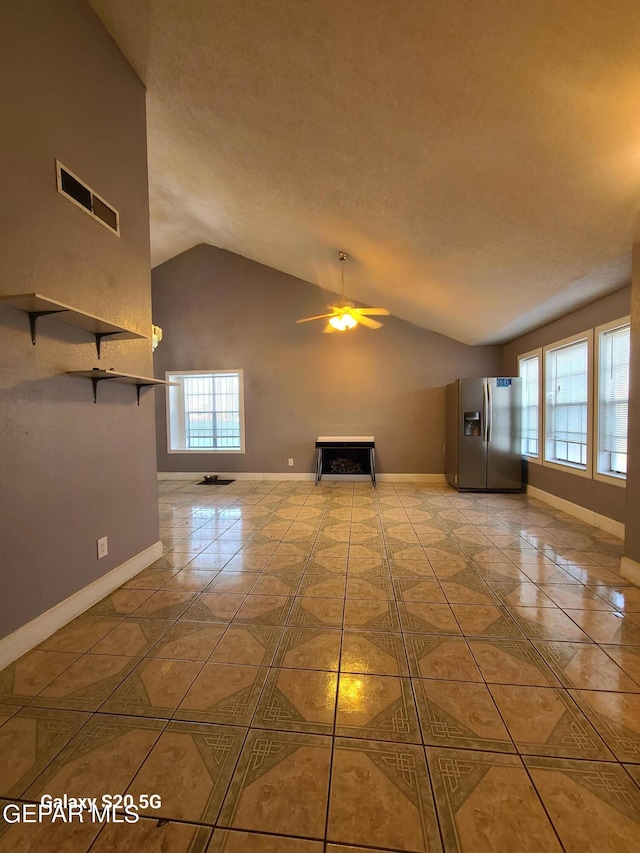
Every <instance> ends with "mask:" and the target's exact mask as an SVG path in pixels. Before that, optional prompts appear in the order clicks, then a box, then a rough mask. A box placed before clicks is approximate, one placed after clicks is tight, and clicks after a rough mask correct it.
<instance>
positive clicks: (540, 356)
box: [518, 347, 545, 465]
mask: <svg viewBox="0 0 640 853" xmlns="http://www.w3.org/2000/svg"><path fill="white" fill-rule="evenodd" d="M536 357H537V359H538V455H537V456H533V455H532V454H529V453H522V445H521V453H520V455H521V456H522V458H523V459H526V460H527V461H528V462H535V464H536V465H541V464H542V445H543V443H544V441H545V435H544V430H543V418H542V411H543V408H544V407H543V405H542V388H543V385H542V381H543V371H542V360H543V357H544V356H543V351H542V347H538V348H537V349H533V350H530V351H529V352H523V353H522V354H521V355H519V356H518V376H520V362H521V361H527V360H528V359H530V358H536ZM523 399H524V383H523ZM523 408H524V406H523Z"/></svg>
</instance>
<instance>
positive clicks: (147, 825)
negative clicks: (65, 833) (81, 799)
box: [61, 817, 211, 853]
mask: <svg viewBox="0 0 640 853" xmlns="http://www.w3.org/2000/svg"><path fill="white" fill-rule="evenodd" d="M210 838H211V828H210V827H206V826H197V825H196V824H192V823H191V824H190V823H174V822H170V821H158V820H157V819H156V820H153V819H151V818H144V817H142V818H140V819H139V820H138V822H137V823H132V824H126V823H125V824H120V825H118V824H109V825H108V826H105V827H104V829H103V830H102V832H101V833H100V835H99V837H98V840H97V841H96V843H95V844H94V846H93V847H92V848H91V850H92V853H113V851H117V853H164V851H167V853H169V851H170V853H205V850H206V849H207V844H208V843H209V839H210ZM209 849H211V848H209ZM61 853H64V851H61Z"/></svg>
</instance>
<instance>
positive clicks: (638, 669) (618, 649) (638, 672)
mask: <svg viewBox="0 0 640 853" xmlns="http://www.w3.org/2000/svg"><path fill="white" fill-rule="evenodd" d="M601 648H602V650H603V651H605V652H606V653H607V654H608V655H609V657H610V658H613V660H614V661H615V662H616V663H617V664H618V666H619V667H620V668H621V669H623V670H624V671H625V672H626V673H627V675H629V676H631V678H633V680H634V681H635V682H636V683H637V684H640V647H638V646H619V645H616V646H607V645H603V646H601Z"/></svg>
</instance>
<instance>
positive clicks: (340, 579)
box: [298, 572, 346, 598]
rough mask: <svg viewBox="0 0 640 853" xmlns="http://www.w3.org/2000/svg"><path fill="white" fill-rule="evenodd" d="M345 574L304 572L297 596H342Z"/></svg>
mask: <svg viewBox="0 0 640 853" xmlns="http://www.w3.org/2000/svg"><path fill="white" fill-rule="evenodd" d="M345 582H346V575H335V574H328V573H326V572H325V574H322V575H312V574H309V572H305V574H304V576H303V577H302V580H301V581H300V586H299V587H298V595H299V596H305V597H308V596H312V597H317V598H344V591H345Z"/></svg>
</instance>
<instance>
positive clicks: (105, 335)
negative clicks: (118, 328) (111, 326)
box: [94, 332, 122, 359]
mask: <svg viewBox="0 0 640 853" xmlns="http://www.w3.org/2000/svg"><path fill="white" fill-rule="evenodd" d="M120 334H122V333H121V332H95V333H94V337H95V339H96V353H97V354H98V359H99V358H100V345H101V344H102V339H103V338H109V337H111V336H112V335H120Z"/></svg>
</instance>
